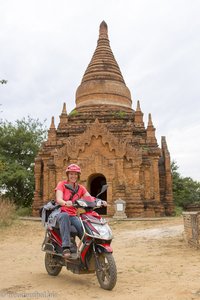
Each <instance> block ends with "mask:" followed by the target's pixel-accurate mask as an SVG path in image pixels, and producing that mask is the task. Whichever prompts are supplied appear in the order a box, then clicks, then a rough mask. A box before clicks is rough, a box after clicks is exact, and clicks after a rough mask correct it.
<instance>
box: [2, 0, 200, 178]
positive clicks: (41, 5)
mask: <svg viewBox="0 0 200 300" xmlns="http://www.w3.org/2000/svg"><path fill="white" fill-rule="evenodd" d="M103 20H105V21H106V23H107V25H108V34H109V40H110V45H111V49H112V51H113V53H114V56H115V58H116V60H117V62H118V64H119V67H120V69H121V72H122V75H123V77H124V80H125V82H126V85H127V86H128V88H129V89H130V91H131V95H132V101H133V106H132V107H133V109H135V108H136V101H137V100H140V105H141V109H142V111H143V113H144V121H145V125H147V118H148V113H151V114H152V120H153V123H154V126H155V127H156V137H157V140H158V144H159V145H160V141H161V136H166V139H167V143H168V148H169V151H170V154H171V159H172V160H175V161H176V162H177V164H178V166H179V172H180V173H181V175H182V176H190V177H192V178H193V179H194V180H198V181H200V159H199V148H200V137H199V136H200V120H199V119H200V99H199V98H200V82H199V74H200V1H199V0H188V1H187V0H73V1H72V0H70V1H68V0H17V1H16V0H0V79H7V80H8V83H7V84H6V85H1V86H0V103H1V104H2V105H1V110H2V112H1V114H0V118H1V119H3V120H5V119H6V120H8V121H13V122H14V121H15V120H17V119H22V118H23V117H27V116H28V115H29V116H31V117H32V118H39V120H40V121H43V120H45V119H46V120H47V121H46V125H47V127H49V125H50V122H51V116H55V120H56V126H57V125H58V121H59V115H60V113H61V111H62V106H63V103H64V102H66V105H67V112H68V113H69V112H70V111H71V110H72V109H73V108H74V107H75V92H76V89H77V87H78V86H79V84H80V82H81V79H82V77H83V74H84V72H85V70H86V68H87V65H88V64H89V62H90V59H91V57H92V54H93V53H94V50H95V48H96V45H97V39H98V34H99V25H100V23H101V22H102V21H103Z"/></svg>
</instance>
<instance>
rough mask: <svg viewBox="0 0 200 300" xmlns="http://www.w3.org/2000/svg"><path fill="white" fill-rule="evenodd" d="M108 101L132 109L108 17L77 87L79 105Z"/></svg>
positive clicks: (101, 25)
mask: <svg viewBox="0 0 200 300" xmlns="http://www.w3.org/2000/svg"><path fill="white" fill-rule="evenodd" d="M97 105H102V106H105V105H109V106H111V105H112V106H116V107H118V108H117V109H118V110H119V106H121V107H126V108H129V109H131V105H132V101H131V94H130V91H129V89H128V87H127V86H126V84H125V82H124V78H123V76H122V73H121V71H120V68H119V66H118V63H117V61H116V59H115V57H114V55H113V52H112V50H111V47H110V42H109V39H108V26H107V24H106V22H105V21H103V22H101V24H100V27H99V38H98V41H97V47H96V49H95V51H94V54H93V56H92V59H91V61H90V63H89V65H88V67H87V69H86V71H85V73H84V75H83V78H82V81H81V84H80V86H79V87H78V89H77V91H76V107H77V108H79V107H85V106H87V107H88V106H90V107H91V106H92V107H93V106H97Z"/></svg>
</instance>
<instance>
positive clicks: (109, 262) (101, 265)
mask: <svg viewBox="0 0 200 300" xmlns="http://www.w3.org/2000/svg"><path fill="white" fill-rule="evenodd" d="M96 275H97V279H98V281H99V284H100V286H101V288H103V289H105V290H112V289H113V288H114V286H115V284H116V281H117V268H116V264H115V260H114V257H113V255H112V253H107V252H105V253H104V252H103V253H99V254H97V262H96Z"/></svg>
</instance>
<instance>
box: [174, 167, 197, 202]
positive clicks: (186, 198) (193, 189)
mask: <svg viewBox="0 0 200 300" xmlns="http://www.w3.org/2000/svg"><path fill="white" fill-rule="evenodd" d="M178 168H179V167H178V166H177V164H176V162H174V161H173V162H172V165H171V170H172V178H173V195H174V203H175V205H176V206H179V207H182V208H186V206H187V205H188V204H200V182H198V181H195V180H193V179H192V178H191V177H182V176H181V175H180V173H179V172H178Z"/></svg>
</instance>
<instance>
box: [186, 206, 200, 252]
mask: <svg viewBox="0 0 200 300" xmlns="http://www.w3.org/2000/svg"><path fill="white" fill-rule="evenodd" d="M183 223H184V234H185V239H186V241H187V243H188V244H189V245H191V246H193V247H196V248H200V211H193V212H183Z"/></svg>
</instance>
